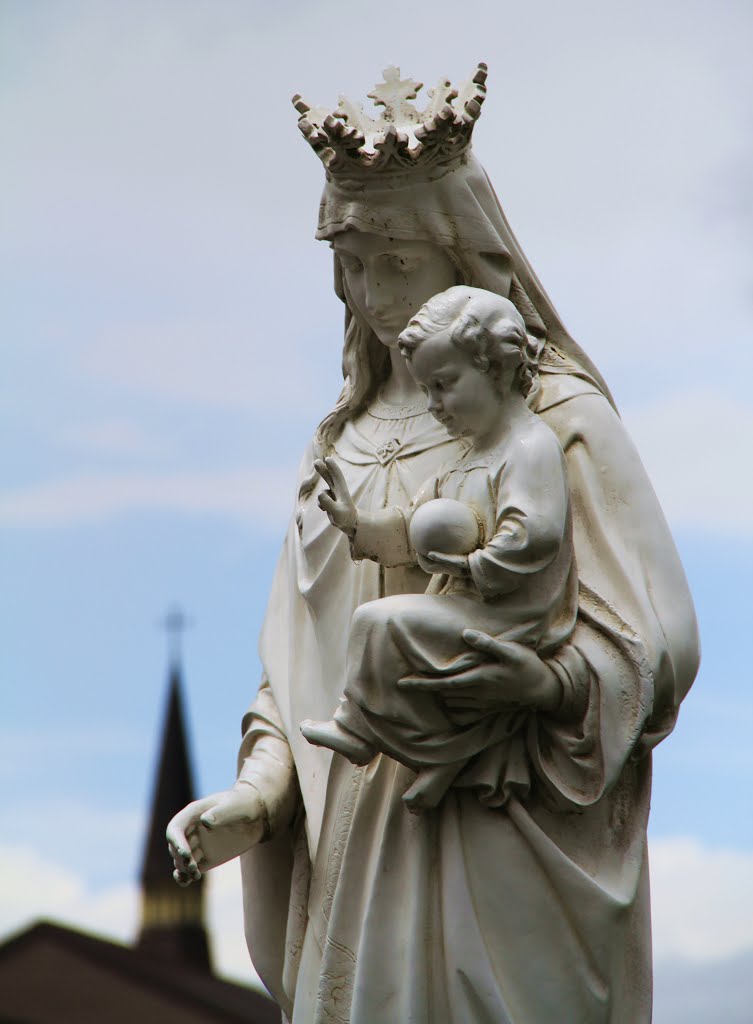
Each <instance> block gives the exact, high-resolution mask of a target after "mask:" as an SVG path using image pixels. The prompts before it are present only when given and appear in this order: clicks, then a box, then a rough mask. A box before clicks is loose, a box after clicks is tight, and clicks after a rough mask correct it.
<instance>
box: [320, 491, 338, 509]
mask: <svg viewBox="0 0 753 1024" xmlns="http://www.w3.org/2000/svg"><path fill="white" fill-rule="evenodd" d="M336 507H337V501H336V500H335V498H333V497H332V495H331V494H328V493H327V491H322V493H321V494H320V495H319V508H320V509H321V510H322V512H327V513H329V512H334V511H335V508H336Z"/></svg>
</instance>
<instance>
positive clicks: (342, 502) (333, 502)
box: [314, 457, 358, 537]
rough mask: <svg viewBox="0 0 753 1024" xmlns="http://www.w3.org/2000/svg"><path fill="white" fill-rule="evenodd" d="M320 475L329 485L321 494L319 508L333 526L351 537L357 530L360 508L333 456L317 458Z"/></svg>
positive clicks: (316, 464) (316, 463)
mask: <svg viewBox="0 0 753 1024" xmlns="http://www.w3.org/2000/svg"><path fill="white" fill-rule="evenodd" d="M314 469H316V471H317V473H318V474H319V476H320V477H321V478H322V480H323V481H324V482H325V484H326V485H327V490H326V491H322V492H321V494H320V495H319V508H320V509H321V510H322V511H323V512H326V513H327V517H328V519H329V521H330V522H331V523H332V525H333V526H336V527H337V528H338V530H342V532H343V533H346V534H347V535H348V536H349V537H352V536H353V534H354V533H355V532H356V526H357V525H358V510H357V509H356V506H355V503H354V501H353V499H352V498H351V496H350V491H349V490H348V485H347V484H346V482H345V477H344V476H343V473H342V470H341V469H340V467H339V466H338V465H337V463H336V462H335V460H334V459H333V458H329V457H328V458H326V459H324V460H322V459H317V460H316V462H314Z"/></svg>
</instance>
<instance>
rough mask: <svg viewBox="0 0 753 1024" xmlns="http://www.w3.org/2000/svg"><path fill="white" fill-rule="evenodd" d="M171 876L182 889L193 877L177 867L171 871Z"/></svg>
mask: <svg viewBox="0 0 753 1024" xmlns="http://www.w3.org/2000/svg"><path fill="white" fill-rule="evenodd" d="M173 878H174V879H175V881H176V882H177V883H178V885H179V886H181V888H183V889H185V888H186V887H187V886H189V885H190V884H191V882H193V878H192V877H191V875H187V874H186V873H185V871H181V870H180V869H179V868H176V869H175V871H173Z"/></svg>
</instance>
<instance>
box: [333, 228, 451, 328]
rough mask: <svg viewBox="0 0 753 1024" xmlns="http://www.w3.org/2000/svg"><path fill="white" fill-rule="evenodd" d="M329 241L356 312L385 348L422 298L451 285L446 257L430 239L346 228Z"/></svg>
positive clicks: (405, 323)
mask: <svg viewBox="0 0 753 1024" xmlns="http://www.w3.org/2000/svg"><path fill="white" fill-rule="evenodd" d="M334 246H335V252H336V253H337V255H338V257H339V258H340V264H341V266H342V271H343V274H344V276H345V283H346V284H347V286H348V291H349V292H350V297H351V299H352V301H353V303H354V305H355V306H356V309H357V311H358V312H359V313H360V314H361V316H362V317H363V319H364V320H365V321H366V322H367V323H368V325H369V326H370V327H371V329H372V330H373V331H374V333H375V334H376V336H377V337H378V338H379V340H380V341H381V342H383V343H384V344H385V345H388V346H390V347H394V346H396V345H397V337H398V335H399V334H400V332H401V331H402V330H403V328H404V327H406V326H407V324H408V321H409V320H410V319H411V317H412V316H413V315H414V314H415V313H416V312H417V311H418V310H419V309H420V308H421V306H423V304H424V303H425V302H426V301H427V299H430V298H431V297H432V295H436V294H437V293H438V292H443V291H445V289H447V288H450V287H451V286H452V285H454V284H457V274H456V271H455V267H454V266H453V264H452V261H451V260H450V258H449V257H448V256H447V254H446V253H445V251H444V250H443V249H441V248H440V247H439V246H437V245H433V244H432V243H431V242H420V241H406V242H402V241H398V240H390V239H388V238H383V237H381V236H380V235H369V234H365V233H362V232H360V231H352V230H349V231H344V232H343V233H342V234H340V235H338V236H337V238H336V239H335V242H334Z"/></svg>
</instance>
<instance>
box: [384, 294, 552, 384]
mask: <svg viewBox="0 0 753 1024" xmlns="http://www.w3.org/2000/svg"><path fill="white" fill-rule="evenodd" d="M441 330H449V334H450V340H451V341H452V343H453V345H455V346H456V347H457V348H459V349H461V350H462V351H463V352H467V353H468V355H469V356H470V357H471V360H472V361H473V365H474V366H475V367H476V368H477V369H478V371H479V372H480V373H488V374H490V375H491V377H492V379H493V380H495V381H498V382H499V383H500V386H501V381H502V377H503V371H504V370H505V369H507V368H509V367H510V364H511V361H514V362H515V364H517V369H516V371H515V375H514V378H513V389H514V390H516V391H519V392H520V393H521V394H522V395H523V396H525V395H527V394H528V392H529V391H530V390H531V388H532V386H533V383H534V381H535V380H536V376H537V374H538V353H539V348H540V344H539V342H538V341H537V339H535V338H532V337H530V336H529V335H528V333H527V332H526V325H525V321H524V320H523V317H522V316H521V315H520V313H519V312H518V310H517V309H516V308H515V306H514V305H513V303H512V302H510V300H509V299H505V298H503V297H502V296H501V295H496V294H494V293H493V292H488V291H484V290H483V289H481V288H470V287H468V286H467V285H455V286H454V287H452V288H448V289H447V291H444V292H441V293H440V294H439V295H435V296H434V297H433V298H431V299H429V301H428V302H427V303H425V304H424V305H423V306H422V307H421V309H420V310H419V311H418V313H417V314H416V315H415V317H414V318H413V319H412V320H411V322H410V323H409V324H408V326H407V327H406V328H405V330H404V331H403V332H402V334H401V335H400V337H399V338H398V347H399V349H400V351H401V353H402V354H403V355H404V356H405V358H406V359H410V358H411V356H412V354H413V353H414V352H415V351H416V349H417V348H418V347H419V345H420V344H421V343H422V342H424V341H425V340H426V339H427V338H428V337H430V336H431V335H432V334H434V333H436V332H437V331H441Z"/></svg>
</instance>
